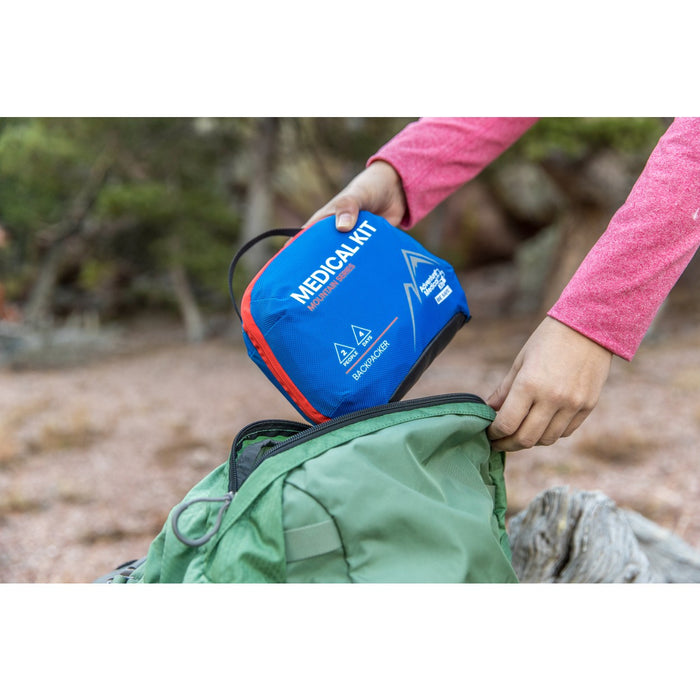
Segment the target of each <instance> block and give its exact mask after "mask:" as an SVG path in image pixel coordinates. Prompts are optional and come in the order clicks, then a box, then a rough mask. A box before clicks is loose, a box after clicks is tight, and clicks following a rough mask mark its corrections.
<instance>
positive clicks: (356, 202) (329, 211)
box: [303, 160, 406, 231]
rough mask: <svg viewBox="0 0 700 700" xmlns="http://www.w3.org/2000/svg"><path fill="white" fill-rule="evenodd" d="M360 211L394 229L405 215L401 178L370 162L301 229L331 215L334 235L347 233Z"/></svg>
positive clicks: (380, 163)
mask: <svg viewBox="0 0 700 700" xmlns="http://www.w3.org/2000/svg"><path fill="white" fill-rule="evenodd" d="M360 209H364V210H366V211H370V212H372V213H373V214H377V215H378V216H383V217H384V218H385V219H386V220H387V221H388V222H389V223H390V224H392V225H393V226H398V225H399V224H400V223H401V220H402V219H403V217H404V213H405V212H406V198H405V196H404V192H403V186H402V185H401V178H400V177H399V174H398V173H397V172H396V170H394V168H393V167H392V166H391V165H389V163H387V162H385V161H383V160H377V161H374V163H372V164H370V165H369V166H368V167H367V168H365V170H363V171H362V172H361V173H360V174H359V175H357V177H355V178H354V179H353V180H351V182H350V184H349V185H348V186H347V187H346V188H345V189H344V190H342V191H341V192H340V193H339V194H337V195H336V196H335V197H333V199H331V201H330V202H328V204H326V205H325V206H324V207H322V208H321V209H319V210H318V211H317V212H316V213H315V214H314V215H313V216H312V217H311V218H310V219H309V220H308V221H307V222H306V223H305V224H304V226H303V228H307V227H308V226H311V224H313V223H315V222H316V221H319V220H320V219H323V218H325V217H327V216H332V215H335V226H336V228H337V229H338V231H351V230H352V229H353V228H354V226H355V224H356V223H357V216H358V213H359V211H360Z"/></svg>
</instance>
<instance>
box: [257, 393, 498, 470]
mask: <svg viewBox="0 0 700 700" xmlns="http://www.w3.org/2000/svg"><path fill="white" fill-rule="evenodd" d="M444 403H475V404H482V405H486V402H485V401H484V400H483V399H482V398H481V397H480V396H477V395H476V394H440V395H438V396H427V397H420V398H416V399H408V400H406V401H396V402H394V403H389V404H385V405H383V406H373V407H371V408H362V409H360V410H358V411H353V412H352V413H347V414H346V415H344V416H338V417H337V418H332V419H331V420H329V421H326V422H325V423H320V424H318V425H312V426H311V427H308V428H306V430H303V431H302V432H299V433H297V434H296V435H293V436H291V437H289V438H287V439H286V440H283V441H282V442H280V444H279V445H277V446H276V447H273V448H272V449H270V450H268V451H267V452H265V453H264V454H261V455H260V456H259V457H258V458H257V459H256V460H255V462H254V464H253V470H255V469H257V468H258V467H259V466H260V464H261V462H262V461H263V460H265V459H267V458H268V457H272V456H274V455H276V454H279V453H280V452H284V451H285V450H288V449H290V448H292V447H296V446H297V445H299V444H301V443H304V442H306V441H308V440H313V439H314V438H316V437H318V436H319V435H324V434H325V433H330V432H332V431H333V430H337V429H338V428H344V427H346V426H348V425H352V424H353V423H357V422H359V421H362V420H366V419H367V418H372V417H374V416H382V415H388V414H391V413H399V412H400V411H406V410H411V409H414V408H429V407H430V406H439V405H440V404H444Z"/></svg>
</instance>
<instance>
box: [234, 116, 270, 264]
mask: <svg viewBox="0 0 700 700" xmlns="http://www.w3.org/2000/svg"><path fill="white" fill-rule="evenodd" d="M256 127H257V133H256V136H255V138H254V139H253V142H252V147H251V150H250V180H249V183H248V188H247V191H246V202H245V214H244V217H243V226H242V231H241V235H242V243H246V242H247V241H249V240H251V239H252V238H255V236H257V235H258V234H260V233H263V232H265V231H267V230H268V229H270V228H272V222H273V220H274V219H273V210H274V189H273V186H272V180H273V176H274V171H275V163H276V156H277V141H278V135H279V119H278V118H277V117H265V118H262V119H258V120H257V124H256ZM267 259H268V256H267V253H266V249H265V246H264V245H262V244H261V245H259V246H254V247H253V248H251V249H250V250H249V251H248V252H247V253H246V255H245V261H244V264H245V266H246V268H247V269H249V270H252V271H254V272H257V270H259V269H260V268H261V267H262V266H263V265H264V264H265V262H267Z"/></svg>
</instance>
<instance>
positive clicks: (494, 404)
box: [486, 363, 518, 411]
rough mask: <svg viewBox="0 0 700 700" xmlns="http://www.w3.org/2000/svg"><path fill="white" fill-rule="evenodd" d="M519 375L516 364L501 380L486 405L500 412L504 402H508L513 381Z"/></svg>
mask: <svg viewBox="0 0 700 700" xmlns="http://www.w3.org/2000/svg"><path fill="white" fill-rule="evenodd" d="M517 373H518V365H517V363H514V364H513V365H512V367H511V368H510V370H509V371H508V374H506V376H505V377H504V378H503V379H502V380H501V383H500V384H499V385H498V387H497V388H496V390H495V391H494V392H493V393H492V394H491V396H489V397H488V399H486V403H487V404H488V405H489V406H491V408H493V409H494V410H495V411H500V410H501V406H503V402H504V401H505V400H506V397H507V396H508V393H509V392H510V389H511V387H512V386H513V380H514V379H515V376H516V374H517Z"/></svg>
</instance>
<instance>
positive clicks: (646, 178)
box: [549, 119, 700, 360]
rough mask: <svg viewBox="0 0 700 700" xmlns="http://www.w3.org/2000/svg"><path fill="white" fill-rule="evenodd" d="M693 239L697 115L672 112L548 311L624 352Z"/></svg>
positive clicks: (698, 218) (699, 154)
mask: <svg viewBox="0 0 700 700" xmlns="http://www.w3.org/2000/svg"><path fill="white" fill-rule="evenodd" d="M698 245H700V119H676V120H675V121H674V122H673V124H672V125H671V126H670V127H669V129H668V131H667V132H666V133H665V134H664V136H663V137H662V138H661V140H660V141H659V143H658V145H657V146H656V148H655V149H654V151H653V152H652V154H651V156H650V158H649V161H648V162H647V165H646V167H645V168H644V171H643V172H642V174H641V176H640V177H639V179H638V181H637V183H636V184H635V186H634V188H633V189H632V191H631V193H630V195H629V197H628V198H627V201H626V202H625V204H624V205H623V206H622V207H621V208H620V209H619V210H618V211H617V212H616V214H615V215H614V217H613V218H612V220H611V221H610V224H609V226H608V228H607V230H606V231H605V233H604V234H603V235H602V236H601V238H600V239H599V240H598V242H597V243H596V244H595V246H593V248H592V249H591V251H590V253H589V254H588V255H587V256H586V259H585V260H584V261H583V263H582V264H581V266H580V267H579V269H578V270H577V271H576V273H575V274H574V276H573V278H572V279H571V282H570V283H569V284H568V285H567V286H566V288H565V289H564V291H563V292H562V294H561V296H560V298H559V300H558V301H557V303H556V304H555V305H554V306H553V307H552V309H551V310H550V312H549V315H550V316H551V317H552V318H555V319H557V320H558V321H561V322H562V323H565V324H566V325H567V326H569V327H571V328H573V329H574V330H577V331H578V332H580V333H582V334H583V335H585V336H587V337H588V338H590V339H592V340H594V341H595V342H597V343H598V344H600V345H602V346H603V347H605V348H607V349H608V350H611V351H612V352H613V353H615V354H616V355H619V356H620V357H623V358H625V359H627V360H630V359H632V357H633V356H634V354H635V352H636V351H637V348H638V347H639V344H640V343H641V342H642V340H643V338H644V334H645V333H646V331H647V330H648V328H649V326H650V325H651V322H652V321H653V319H654V316H655V315H656V313H657V312H658V309H659V307H660V306H661V304H662V303H663V301H664V299H665V298H666V297H667V295H668V294H669V292H670V291H671V289H672V287H673V286H674V285H675V283H676V282H677V280H678V278H679V277H680V275H681V274H682V272H683V270H684V269H685V267H686V266H687V265H688V263H689V262H690V259H691V258H692V257H693V255H694V253H695V251H696V250H697V248H698Z"/></svg>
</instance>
